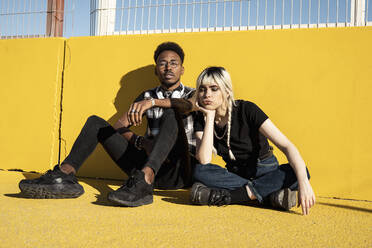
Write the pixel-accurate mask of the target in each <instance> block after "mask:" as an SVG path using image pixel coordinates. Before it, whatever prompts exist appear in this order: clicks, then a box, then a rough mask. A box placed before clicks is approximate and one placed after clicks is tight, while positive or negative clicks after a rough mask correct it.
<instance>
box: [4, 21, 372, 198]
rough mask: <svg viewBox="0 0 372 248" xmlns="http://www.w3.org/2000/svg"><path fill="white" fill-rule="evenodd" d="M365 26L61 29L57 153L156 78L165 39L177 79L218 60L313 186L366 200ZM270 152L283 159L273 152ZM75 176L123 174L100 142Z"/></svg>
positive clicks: (368, 40)
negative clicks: (174, 46)
mask: <svg viewBox="0 0 372 248" xmlns="http://www.w3.org/2000/svg"><path fill="white" fill-rule="evenodd" d="M371 31H372V28H371V27H367V28H337V29H332V28H329V29H301V30H268V31H243V32H215V33H184V34H158V35H135V36H113V37H80V38H70V39H68V40H67V42H66V62H65V71H64V88H63V113H62V114H63V118H62V149H61V158H62V159H63V158H64V157H65V156H66V155H67V153H68V151H69V150H70V148H71V146H72V144H73V141H74V139H75V138H76V137H77V135H78V134H79V131H80V129H81V127H82V125H83V124H84V122H85V120H86V119H87V117H88V116H90V115H92V114H96V115H99V116H101V117H103V118H105V119H108V120H109V121H110V122H111V123H112V122H114V121H115V120H116V119H117V118H118V117H119V115H120V114H122V113H123V112H124V111H126V110H127V109H128V107H129V104H130V103H131V102H132V101H133V99H134V98H135V97H136V96H137V95H138V94H139V93H140V92H141V91H142V90H144V89H147V88H150V87H154V86H156V85H157V80H156V77H155V76H154V74H153V70H154V67H153V60H152V56H153V51H154V50H155V48H156V46H157V45H158V44H159V43H161V42H163V41H168V40H171V41H175V42H177V43H179V44H180V45H181V46H182V47H183V48H184V50H185V53H186V58H185V64H184V66H185V75H184V77H183V82H184V83H185V84H186V85H189V86H193V85H194V82H195V78H196V77H197V75H198V74H199V73H200V71H201V70H202V69H203V68H204V67H206V66H209V65H222V66H224V67H225V68H227V70H228V71H229V72H230V73H231V75H232V79H233V83H234V87H235V94H236V98H244V99H247V100H251V101H253V102H255V103H257V104H258V105H259V106H260V107H261V108H262V109H263V110H264V111H265V112H266V113H267V114H268V115H269V116H270V118H271V119H272V120H273V122H274V123H275V124H276V125H277V126H278V127H279V128H280V129H281V130H282V131H283V132H284V133H285V134H286V135H287V136H288V137H289V139H290V140H291V141H293V143H294V144H296V146H297V147H298V148H299V150H300V152H301V154H302V155H303V158H304V160H305V161H306V163H307V165H308V167H309V169H310V173H311V176H312V179H311V182H312V185H313V187H314V190H315V192H316V194H317V195H319V196H335V197H347V198H356V199H369V200H372V198H371V197H372V187H371V186H372V176H371V169H370V163H371V162H372V153H370V152H369V151H368V150H367V149H368V148H369V147H371V146H372V141H371V139H370V137H372V131H371V129H370V128H369V127H370V126H371V124H372V117H371V115H370V110H369V108H370V105H371V103H372V100H371V97H370V95H371V93H372V90H371V86H370V85H371V83H372V82H371V79H370V78H371V72H372V61H371V58H372V47H371V45H370V44H372V32H371ZM0 44H1V43H0ZM1 54H3V52H1ZM13 61H14V59H13ZM2 63H4V62H2ZM4 64H5V63H4ZM45 64H47V63H45ZM48 64H49V63H48ZM44 66H45V65H44ZM32 82H34V83H35V82H37V77H36V78H35V77H33V78H32ZM33 92H35V90H34V91H33ZM37 94H39V93H38V92H37ZM10 116H12V118H15V117H14V116H15V114H10ZM39 130H41V129H39ZM139 131H140V132H141V131H143V129H140V130H139ZM5 140H6V141H8V140H10V137H8V136H7V137H6V139H5ZM276 154H277V155H278V157H279V159H280V161H282V162H285V158H284V157H283V155H282V154H280V152H278V151H276ZM79 175H82V176H96V177H104V178H107V177H110V178H122V177H124V174H123V173H122V172H121V171H120V170H119V169H117V168H116V166H115V165H114V164H113V163H112V162H111V161H110V159H109V158H108V156H107V155H106V154H105V153H104V152H103V151H102V149H101V148H99V149H98V150H97V151H96V152H95V153H94V154H93V155H92V156H91V157H90V158H89V159H88V160H87V161H86V163H85V164H84V166H83V167H82V169H81V170H80V172H79Z"/></svg>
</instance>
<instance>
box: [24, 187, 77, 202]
mask: <svg viewBox="0 0 372 248" xmlns="http://www.w3.org/2000/svg"><path fill="white" fill-rule="evenodd" d="M19 188H20V190H21V192H22V193H23V194H24V195H25V196H26V197H27V198H34V199H67V198H77V197H79V196H81V195H82V194H84V189H83V188H82V189H81V191H77V192H72V193H66V192H53V191H51V190H50V186H49V187H48V186H43V185H37V187H32V186H30V185H27V186H26V185H22V184H19Z"/></svg>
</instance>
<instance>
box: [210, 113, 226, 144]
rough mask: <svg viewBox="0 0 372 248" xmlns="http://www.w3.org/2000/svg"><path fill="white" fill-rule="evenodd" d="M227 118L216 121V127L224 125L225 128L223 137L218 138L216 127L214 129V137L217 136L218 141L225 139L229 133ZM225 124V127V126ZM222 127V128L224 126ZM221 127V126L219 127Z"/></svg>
mask: <svg viewBox="0 0 372 248" xmlns="http://www.w3.org/2000/svg"><path fill="white" fill-rule="evenodd" d="M226 122H227V121H226V116H224V117H222V118H221V117H220V118H217V121H215V125H216V126H218V124H220V125H221V124H222V125H223V128H225V131H224V132H223V134H222V136H218V135H217V132H216V127H214V129H213V132H214V135H215V136H216V138H217V139H219V140H221V139H223V137H225V135H226V133H227V123H226ZM224 124H225V125H224ZM222 125H221V126H222ZM218 127H219V126H218Z"/></svg>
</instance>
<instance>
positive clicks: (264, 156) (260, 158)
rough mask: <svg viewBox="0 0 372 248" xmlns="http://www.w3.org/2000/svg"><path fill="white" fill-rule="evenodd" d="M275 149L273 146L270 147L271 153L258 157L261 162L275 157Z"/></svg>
mask: <svg viewBox="0 0 372 248" xmlns="http://www.w3.org/2000/svg"><path fill="white" fill-rule="evenodd" d="M273 151H274V148H273V147H272V146H269V151H268V152H267V153H265V154H263V155H261V156H259V157H258V159H259V160H264V159H266V158H269V157H271V156H273V155H274V152H273Z"/></svg>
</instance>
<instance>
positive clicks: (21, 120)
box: [0, 39, 64, 171]
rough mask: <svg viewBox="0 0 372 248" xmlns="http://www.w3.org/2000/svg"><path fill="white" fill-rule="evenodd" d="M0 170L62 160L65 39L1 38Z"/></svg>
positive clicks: (43, 166)
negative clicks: (61, 124) (61, 98)
mask: <svg viewBox="0 0 372 248" xmlns="http://www.w3.org/2000/svg"><path fill="white" fill-rule="evenodd" d="M0 58H1V59H0V84H1V90H0V112H1V120H0V139H1V141H0V154H1V156H0V168H2V169H23V170H27V171H30V170H36V171H44V170H46V169H49V168H51V166H52V165H53V164H56V163H57V160H58V137H59V134H58V129H59V114H60V110H59V109H60V96H61V93H60V90H61V79H62V69H63V58H64V39H20V40H0Z"/></svg>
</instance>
